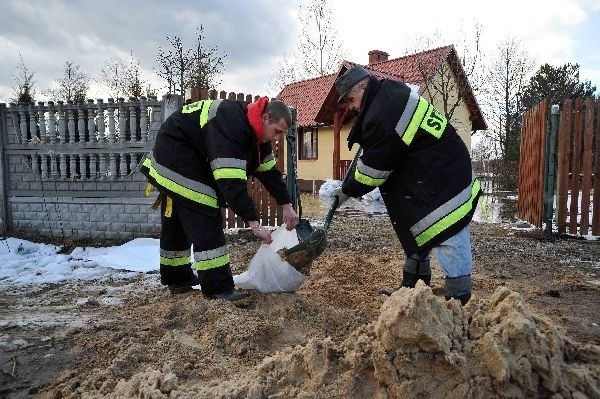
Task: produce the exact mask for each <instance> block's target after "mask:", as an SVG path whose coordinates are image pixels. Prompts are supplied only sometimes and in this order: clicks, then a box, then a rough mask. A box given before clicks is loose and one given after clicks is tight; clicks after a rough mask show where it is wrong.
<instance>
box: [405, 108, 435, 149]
mask: <svg viewBox="0 0 600 399" xmlns="http://www.w3.org/2000/svg"><path fill="white" fill-rule="evenodd" d="M428 107H429V103H428V102H427V101H426V100H425V99H424V98H423V97H420V98H419V105H417V109H416V110H415V113H414V114H413V117H412V118H411V120H410V123H409V124H408V127H407V128H406V131H405V132H404V134H403V135H402V141H404V143H406V145H410V143H412V141H413V139H414V138H415V134H417V130H418V129H419V126H420V125H421V121H422V120H423V117H425V113H427V108H428Z"/></svg>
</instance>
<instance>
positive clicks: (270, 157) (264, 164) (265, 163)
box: [256, 154, 277, 172]
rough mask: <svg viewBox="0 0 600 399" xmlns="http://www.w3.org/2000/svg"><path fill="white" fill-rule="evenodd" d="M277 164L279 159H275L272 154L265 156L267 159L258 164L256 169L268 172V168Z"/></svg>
mask: <svg viewBox="0 0 600 399" xmlns="http://www.w3.org/2000/svg"><path fill="white" fill-rule="evenodd" d="M276 164H277V161H276V160H275V157H274V156H273V154H270V155H268V156H266V157H265V159H264V160H263V162H262V163H261V164H260V165H258V168H256V171H257V172H266V171H267V170H271V169H273V168H274V167H275V165H276Z"/></svg>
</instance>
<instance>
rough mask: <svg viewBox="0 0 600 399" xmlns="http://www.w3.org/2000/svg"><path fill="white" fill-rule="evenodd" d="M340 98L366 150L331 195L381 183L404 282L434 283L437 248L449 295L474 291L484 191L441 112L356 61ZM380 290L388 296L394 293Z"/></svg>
mask: <svg viewBox="0 0 600 399" xmlns="http://www.w3.org/2000/svg"><path fill="white" fill-rule="evenodd" d="M335 87H336V89H337V91H338V92H339V103H340V104H341V105H343V106H346V107H348V108H349V109H350V110H353V111H357V112H358V113H357V116H356V120H355V122H354V125H353V127H352V129H351V131H350V134H349V136H348V147H349V148H350V149H351V148H352V145H353V144H354V143H358V144H359V145H360V146H361V147H362V150H363V154H362V156H361V157H360V159H359V160H358V163H357V165H356V168H355V169H354V172H353V174H352V175H351V176H349V178H348V179H346V180H345V181H344V184H343V185H341V186H340V187H339V188H338V189H337V190H336V191H335V193H334V195H335V196H337V200H338V205H341V204H342V203H344V202H345V201H346V200H347V199H348V197H361V196H362V195H364V194H366V193H368V192H370V191H372V190H373V189H374V188H375V187H379V189H380V192H381V196H382V198H383V200H384V202H385V205H386V207H387V210H388V214H389V216H390V219H391V221H392V225H393V227H394V230H395V231H396V234H397V236H398V238H399V239H400V242H401V244H402V247H403V249H404V251H405V253H406V257H407V259H406V262H405V264H404V270H403V278H402V283H401V285H402V286H403V287H411V288H412V287H414V286H415V284H416V282H417V281H418V280H423V281H424V282H425V283H426V284H427V285H429V283H430V280H431V269H430V266H429V255H430V252H431V250H432V249H435V251H436V255H437V259H438V261H439V263H440V266H441V268H442V271H443V272H444V275H445V285H444V291H445V296H446V298H447V299H449V298H455V299H458V300H459V301H460V302H461V303H462V304H465V303H467V302H468V300H469V299H470V297H471V291H472V283H471V270H472V256H471V243H470V233H469V230H468V227H467V225H468V224H469V222H470V221H471V218H472V216H473V212H474V211H475V208H476V206H477V201H478V199H479V196H480V195H481V192H482V191H481V187H480V183H479V181H478V180H477V179H476V178H475V176H474V174H473V171H472V169H471V159H470V156H469V151H468V149H467V147H466V146H465V144H464V143H463V141H462V140H461V138H460V137H459V136H458V134H457V133H456V131H455V129H454V127H453V126H452V125H451V124H450V123H449V121H448V120H447V118H446V117H445V116H444V114H443V113H440V112H439V111H437V110H436V109H435V108H434V107H433V106H432V105H431V104H429V103H428V102H427V101H426V100H425V99H424V98H422V97H421V96H420V95H419V93H418V88H416V87H411V86H408V85H406V84H404V83H401V82H396V81H393V80H388V79H382V80H379V79H377V78H375V77H373V76H371V75H370V74H369V72H368V71H367V70H366V69H364V68H362V67H360V66H355V67H352V68H350V69H349V70H347V71H346V72H345V73H344V74H342V75H341V76H339V77H338V78H337V80H336V81H335ZM383 293H386V294H388V295H389V294H391V291H387V292H386V291H384V292H383Z"/></svg>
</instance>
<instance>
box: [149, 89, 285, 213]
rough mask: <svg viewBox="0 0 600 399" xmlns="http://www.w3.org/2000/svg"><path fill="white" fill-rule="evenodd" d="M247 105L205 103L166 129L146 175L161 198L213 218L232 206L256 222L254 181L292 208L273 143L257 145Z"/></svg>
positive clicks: (173, 117)
mask: <svg viewBox="0 0 600 399" xmlns="http://www.w3.org/2000/svg"><path fill="white" fill-rule="evenodd" d="M246 108H247V103H246V102H243V101H234V100H214V101H213V100H204V101H198V102H196V103H193V104H189V105H184V106H183V108H182V110H180V111H176V112H174V113H173V114H172V115H171V116H169V117H168V118H167V120H166V121H165V122H164V123H163V124H162V126H161V128H160V130H159V131H158V135H157V137H156V143H155V145H154V149H153V151H152V153H151V154H150V155H149V156H148V157H147V158H146V159H145V160H144V162H143V163H142V168H141V171H142V173H144V174H145V175H146V176H147V177H148V180H149V181H150V182H151V183H152V184H153V185H154V186H155V187H157V188H158V189H159V190H160V191H161V192H163V193H165V194H167V195H170V196H172V197H174V198H175V199H177V200H180V201H182V202H184V203H186V204H188V205H190V206H192V207H194V208H195V209H197V210H198V211H199V212H202V213H204V214H206V215H209V216H217V215H219V208H220V207H224V206H229V207H231V208H232V209H233V211H234V212H235V213H236V214H237V215H238V216H240V217H241V218H242V219H243V220H244V221H249V220H257V219H258V217H257V214H256V211H255V208H254V203H253V201H252V199H251V198H250V196H249V194H248V189H247V177H249V176H250V175H254V176H255V177H257V178H258V179H259V180H260V181H261V182H262V183H263V185H264V186H265V188H266V189H267V191H268V192H269V193H270V194H271V195H272V196H273V197H274V198H275V200H276V201H277V203H278V204H280V205H283V204H287V203H289V202H290V197H289V194H288V192H287V187H286V185H285V183H284V182H283V181H282V174H281V172H280V171H279V170H278V169H277V168H276V167H275V159H274V158H273V151H272V148H271V143H270V142H267V143H261V144H260V146H259V145H257V139H256V136H255V134H254V132H253V130H252V127H251V126H250V122H249V121H248V118H247V116H246Z"/></svg>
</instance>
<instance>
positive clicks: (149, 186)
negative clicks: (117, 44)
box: [146, 183, 153, 197]
mask: <svg viewBox="0 0 600 399" xmlns="http://www.w3.org/2000/svg"><path fill="white" fill-rule="evenodd" d="M152 187H153V186H152V184H151V183H148V184H146V197H149V196H150V191H152Z"/></svg>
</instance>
